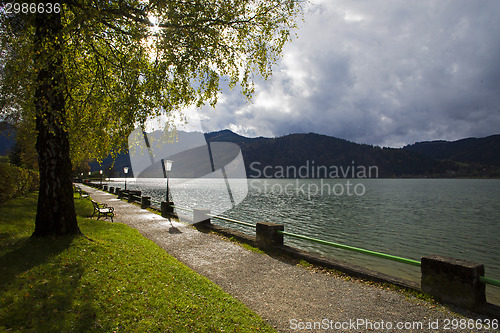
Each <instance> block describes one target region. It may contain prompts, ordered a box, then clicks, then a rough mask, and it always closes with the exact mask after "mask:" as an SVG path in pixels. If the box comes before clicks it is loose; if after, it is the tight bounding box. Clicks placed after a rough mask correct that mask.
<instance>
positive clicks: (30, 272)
mask: <svg viewBox="0 0 500 333" xmlns="http://www.w3.org/2000/svg"><path fill="white" fill-rule="evenodd" d="M73 239H74V237H70V236H67V237H57V238H25V239H21V240H19V241H18V242H17V243H15V244H13V246H12V250H11V251H9V252H7V253H5V254H4V255H2V256H0V308H2V311H1V312H0V330H1V329H2V328H5V329H13V330H18V329H20V330H23V329H28V330H34V331H37V332H48V331H58V332H64V331H88V330H91V329H92V328H93V327H94V321H95V320H94V319H95V317H96V306H95V304H94V299H95V297H94V291H92V290H91V289H90V288H85V286H82V285H81V278H82V275H83V274H84V269H85V268H84V267H82V264H81V263H80V262H79V261H78V260H68V261H67V262H62V261H61V259H60V258H56V256H58V255H59V254H61V253H62V252H63V251H65V250H66V249H68V247H69V246H70V245H71V243H72V241H73ZM38 266H40V267H38ZM82 288H83V289H85V293H84V294H83V297H79V298H78V300H79V301H78V302H77V303H76V302H75V301H74V300H75V293H79V292H81V291H82ZM87 289H88V290H87Z"/></svg>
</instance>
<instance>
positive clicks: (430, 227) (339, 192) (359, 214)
mask: <svg viewBox="0 0 500 333" xmlns="http://www.w3.org/2000/svg"><path fill="white" fill-rule="evenodd" d="M118 183H120V182H119V180H118ZM219 185H220V184H219ZM115 186H118V185H117V183H116V182H115ZM128 188H129V189H135V188H139V189H141V190H143V195H150V196H152V198H153V199H154V200H158V201H163V200H164V199H165V181H164V180H163V179H157V180H151V179H149V180H148V179H143V180H137V181H131V180H129V181H128ZM170 189H171V192H172V193H175V196H174V200H175V203H176V205H179V206H184V207H186V208H193V207H196V206H201V207H210V208H211V209H212V211H213V212H215V213H216V214H220V215H222V216H226V217H230V218H233V219H237V220H242V221H246V222H257V221H268V222H275V223H280V224H284V226H285V231H288V232H292V233H297V234H301V235H305V236H311V237H315V238H319V239H323V240H327V241H333V242H337V243H341V244H346V245H351V246H356V247H361V248H364V249H368V250H373V251H378V252H383V253H387V254H392V255H396V256H400V257H404V258H409V259H416V260H419V259H420V257H422V256H425V255H430V254H438V255H444V256H450V257H455V258H460V259H465V260H470V261H474V262H478V263H483V264H484V265H485V269H486V274H485V275H486V276H487V277H490V278H494V279H500V261H499V260H498V256H499V254H500V180H498V179H491V180H490V179H349V180H347V179H298V180H297V179H248V180H241V181H240V183H239V184H237V183H236V185H235V184H231V189H232V192H233V193H234V197H235V198H241V199H243V198H244V199H243V201H242V202H240V203H239V204H238V205H236V207H234V208H231V202H230V201H229V200H228V199H227V190H226V188H225V187H224V186H215V187H214V185H213V182H212V181H211V180H209V179H198V180H194V181H191V182H188V183H185V182H182V181H180V180H176V179H172V180H170ZM247 189H248V193H246V190H247ZM245 194H247V195H246V197H245V196H244V195H245ZM237 201H238V200H237ZM214 222H215V223H217V224H221V225H226V226H230V227H233V228H235V229H239V230H241V231H243V232H246V233H250V234H255V231H254V230H252V228H247V227H244V226H239V225H235V224H226V223H224V222H223V221H220V220H215V221H214ZM285 243H286V244H288V245H290V246H294V247H297V248H301V249H305V250H309V251H312V252H316V253H320V254H323V255H325V256H330V257H334V258H336V259H341V260H345V261H349V262H351V263H354V264H357V265H361V266H364V267H367V268H370V269H373V270H377V271H380V272H384V273H387V274H390V275H394V276H398V277H401V278H405V279H409V280H413V281H419V280H420V268H419V267H414V266H409V265H406V264H401V263H397V262H393V261H388V260H384V259H379V258H375V257H372V256H367V255H363V254H358V253H355V252H350V251H346V250H340V249H335V248H332V247H328V246H325V245H321V244H317V243H311V242H307V241H304V240H299V239H293V238H290V237H286V236H285ZM487 299H488V301H489V302H491V303H495V304H500V288H498V287H494V286H490V285H487Z"/></svg>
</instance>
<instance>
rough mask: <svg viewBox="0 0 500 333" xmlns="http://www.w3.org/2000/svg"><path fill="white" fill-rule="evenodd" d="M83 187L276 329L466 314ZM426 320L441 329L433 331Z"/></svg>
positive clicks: (412, 324) (383, 328) (385, 324)
mask: <svg viewBox="0 0 500 333" xmlns="http://www.w3.org/2000/svg"><path fill="white" fill-rule="evenodd" d="M78 186H80V187H82V189H84V190H85V191H86V192H88V193H89V194H90V196H91V197H92V198H93V199H94V200H96V201H98V202H100V203H107V204H108V205H110V206H113V207H114V208H115V214H116V215H115V218H114V220H115V222H119V223H124V224H127V225H129V226H130V227H132V228H136V229H137V230H139V232H140V233H141V234H142V235H144V237H147V238H149V239H150V240H152V241H154V242H155V243H156V244H158V245H159V246H160V247H162V248H163V249H165V250H166V251H167V252H168V253H169V254H170V255H172V256H174V257H175V258H177V259H178V260H179V261H181V262H183V263H184V264H185V265H187V266H188V267H190V268H192V269H193V270H194V271H196V272H198V273H199V274H201V275H204V276H205V277H207V278H208V279H210V280H212V281H213V282H215V283H216V284H217V285H219V286H220V287H221V288H222V289H224V290H225V291H226V292H228V293H229V294H231V295H232V296H233V297H235V298H236V299H238V300H240V301H241V302H242V303H244V304H245V305H246V306H248V307H249V308H250V309H252V310H253V311H254V312H256V313H257V314H258V315H260V316H261V317H262V318H264V319H265V320H266V321H267V322H268V323H269V324H270V325H272V326H274V327H275V328H276V329H277V330H278V331H279V332H297V331H299V332H323V331H326V330H325V328H329V329H330V330H329V331H330V332H442V331H445V326H444V325H445V324H446V322H447V320H448V321H449V320H452V319H458V320H460V319H464V318H465V317H461V316H459V315H457V314H455V313H453V312H451V311H450V310H449V309H448V308H446V307H444V306H441V305H433V304H430V303H427V302H426V301H423V300H420V299H417V298H412V297H409V296H407V295H404V294H402V293H400V292H396V291H393V290H387V289H384V288H381V287H378V286H374V285H369V284H367V283H363V282H361V281H357V280H345V279H342V278H340V277H336V276H332V275H327V274H324V273H317V272H313V271H311V270H307V269H305V268H303V267H299V266H296V265H292V264H289V263H286V262H283V261H280V260H277V259H275V258H272V257H270V256H268V255H266V254H262V253H256V252H252V251H249V250H247V249H245V248H243V247H241V246H240V245H238V244H235V243H232V242H230V241H228V240H227V239H226V238H224V237H222V236H218V235H214V234H208V233H202V232H199V231H197V230H196V229H195V228H193V227H192V226H189V225H185V224H182V223H178V222H170V221H169V220H168V219H165V218H162V217H161V216H159V215H157V214H154V213H151V212H149V211H147V210H143V209H140V207H138V206H137V205H133V204H129V203H127V202H125V201H122V200H119V199H117V197H116V195H112V194H109V193H106V192H103V191H100V190H96V189H94V188H91V187H87V186H84V185H80V184H79V185H78ZM314 323H316V325H318V324H321V326H320V327H319V329H302V330H298V329H299V328H307V327H309V325H310V326H311V327H314V326H313V325H314ZM401 325H403V326H401ZM429 325H431V327H432V328H436V329H435V330H433V329H429ZM316 327H318V326H316ZM398 327H400V328H398ZM388 328H392V329H388ZM450 328H451V326H450ZM448 331H455V332H469V331H470V330H467V329H465V330H448ZM484 331H485V330H481V332H484Z"/></svg>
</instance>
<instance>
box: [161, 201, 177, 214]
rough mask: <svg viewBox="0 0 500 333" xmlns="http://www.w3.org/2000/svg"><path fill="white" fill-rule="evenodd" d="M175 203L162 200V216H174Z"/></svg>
mask: <svg viewBox="0 0 500 333" xmlns="http://www.w3.org/2000/svg"><path fill="white" fill-rule="evenodd" d="M173 205H174V203H173V202H172V201H168V202H167V201H162V202H161V216H162V217H165V218H170V217H172V216H174V207H172V206H173Z"/></svg>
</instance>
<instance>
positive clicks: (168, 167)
mask: <svg viewBox="0 0 500 333" xmlns="http://www.w3.org/2000/svg"><path fill="white" fill-rule="evenodd" d="M172 163H174V162H173V161H171V160H164V159H162V160H161V166H162V169H163V177H165V178H167V200H165V201H167V202H170V196H169V189H168V172H169V171H170V170H172Z"/></svg>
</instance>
